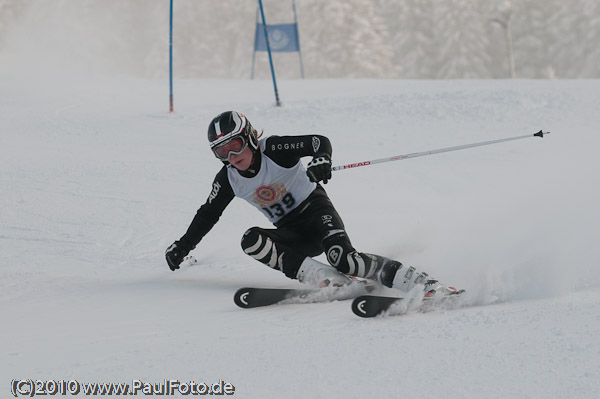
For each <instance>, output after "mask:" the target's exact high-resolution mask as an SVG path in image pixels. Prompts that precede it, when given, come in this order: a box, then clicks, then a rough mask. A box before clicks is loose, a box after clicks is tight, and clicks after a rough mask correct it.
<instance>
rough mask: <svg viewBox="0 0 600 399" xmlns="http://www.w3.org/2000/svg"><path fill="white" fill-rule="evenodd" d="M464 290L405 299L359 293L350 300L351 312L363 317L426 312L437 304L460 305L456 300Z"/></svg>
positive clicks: (437, 305)
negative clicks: (444, 294)
mask: <svg viewBox="0 0 600 399" xmlns="http://www.w3.org/2000/svg"><path fill="white" fill-rule="evenodd" d="M464 292H465V291H464V290H460V291H457V292H456V293H455V294H452V295H446V296H441V297H435V296H434V297H430V298H423V299H416V298H411V299H407V298H401V297H390V296H382V295H361V296H359V297H357V298H354V300H353V301H352V312H353V313H354V314H355V315H357V316H359V317H364V318H370V317H376V316H379V315H383V314H386V315H390V316H397V315H403V314H405V313H406V312H407V311H408V310H413V309H414V310H417V311H421V312H426V311H430V310H434V309H436V307H439V305H442V304H444V306H450V307H452V306H456V305H460V303H459V302H458V300H459V298H460V297H461V295H460V294H462V293H464ZM401 304H406V306H403V307H402V309H397V311H394V308H395V307H397V306H399V305H401Z"/></svg>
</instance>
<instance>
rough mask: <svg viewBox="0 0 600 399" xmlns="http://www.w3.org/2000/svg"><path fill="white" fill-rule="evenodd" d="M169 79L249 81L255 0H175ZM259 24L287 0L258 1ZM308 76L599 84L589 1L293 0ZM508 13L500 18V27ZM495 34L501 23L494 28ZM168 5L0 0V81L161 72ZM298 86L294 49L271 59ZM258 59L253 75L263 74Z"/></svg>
mask: <svg viewBox="0 0 600 399" xmlns="http://www.w3.org/2000/svg"><path fill="white" fill-rule="evenodd" d="M174 4H175V9H174V15H175V16H174V73H175V76H176V77H179V78H188V77H194V78H209V77H220V78H249V77H250V71H251V62H252V49H253V43H254V26H255V20H256V10H257V1H256V0H220V1H212V0H174ZM264 6H265V14H266V19H267V23H270V24H275V23H286V22H292V21H293V12H292V3H291V0H264ZM296 6H297V15H298V21H299V31H300V44H301V47H302V56H303V61H304V69H305V77H307V78H419V79H453V78H506V77H510V68H509V65H510V64H509V62H508V57H507V54H508V50H507V48H508V46H507V35H506V33H507V31H506V29H505V28H504V26H503V25H502V24H501V23H498V22H494V21H493V20H494V19H498V20H501V21H504V22H506V21H508V22H509V26H510V28H511V33H512V46H513V49H514V64H515V73H516V76H517V77H519V78H598V77H600V1H598V0H569V1H564V0H513V1H511V2H507V1H503V0H327V1H325V0H296ZM509 14H510V19H508V20H507V19H506V18H507V16H508V15H509ZM505 26H508V25H507V24H505ZM168 51H169V0H0V73H5V74H11V73H15V72H17V71H20V72H24V73H36V74H43V73H51V74H54V73H56V72H65V73H85V74H88V73H94V74H102V75H104V74H110V75H128V76H139V77H151V78H166V77H167V76H168V67H169V65H168ZM274 62H275V68H276V73H277V76H278V77H282V78H292V79H293V78H299V77H300V68H299V64H298V54H297V53H277V54H274ZM269 73H270V72H269V67H268V59H267V55H266V53H257V55H256V77H257V78H268V77H269Z"/></svg>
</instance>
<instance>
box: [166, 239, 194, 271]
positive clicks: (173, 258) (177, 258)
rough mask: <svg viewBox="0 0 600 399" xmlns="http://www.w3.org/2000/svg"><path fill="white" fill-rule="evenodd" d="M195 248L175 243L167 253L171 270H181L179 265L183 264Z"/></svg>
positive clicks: (178, 242) (179, 242)
mask: <svg viewBox="0 0 600 399" xmlns="http://www.w3.org/2000/svg"><path fill="white" fill-rule="evenodd" d="M192 249H193V248H190V247H189V246H188V245H185V244H184V243H183V242H181V241H175V242H174V243H173V244H171V246H170V247H169V248H167V251H166V252H165V258H167V264H168V265H169V269H171V270H173V271H175V270H177V269H179V265H180V264H181V262H183V258H185V257H186V256H187V254H189V253H190V251H191V250H192Z"/></svg>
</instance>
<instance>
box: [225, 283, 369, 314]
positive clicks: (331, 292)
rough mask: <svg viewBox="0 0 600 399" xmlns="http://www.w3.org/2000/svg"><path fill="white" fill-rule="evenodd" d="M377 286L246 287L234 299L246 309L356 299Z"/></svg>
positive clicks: (357, 284)
mask: <svg viewBox="0 0 600 399" xmlns="http://www.w3.org/2000/svg"><path fill="white" fill-rule="evenodd" d="M377 287H378V285H377V284H375V283H371V282H368V283H367V282H355V283H352V284H350V285H347V286H342V287H324V288H259V287H244V288H240V289H239V290H237V291H236V293H235V295H234V297H233V301H234V302H235V304H236V305H237V306H239V307H240V308H244V309H250V308H257V307H263V306H271V305H276V304H282V303H312V302H333V301H341V300H348V299H354V298H356V297H357V296H360V295H365V294H367V293H370V292H373V291H374V290H375V289H376V288H377Z"/></svg>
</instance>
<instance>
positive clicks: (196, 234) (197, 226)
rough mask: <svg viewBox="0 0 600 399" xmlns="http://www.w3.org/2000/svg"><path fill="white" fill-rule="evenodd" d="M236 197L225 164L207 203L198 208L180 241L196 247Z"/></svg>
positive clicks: (191, 247) (216, 177)
mask: <svg viewBox="0 0 600 399" xmlns="http://www.w3.org/2000/svg"><path fill="white" fill-rule="evenodd" d="M234 197H235V194H234V193H233V189H232V188H231V184H230V183H229V179H228V178H227V166H223V168H222V169H221V170H220V171H219V173H217V175H216V176H215V179H214V181H213V184H212V191H211V192H210V195H209V196H208V199H207V200H206V203H205V204H204V205H202V206H201V207H200V209H198V212H196V216H194V219H193V220H192V223H191V224H190V227H188V229H187V232H186V233H185V234H184V235H183V237H181V239H180V240H179V241H180V242H182V243H183V244H184V245H186V246H189V248H190V250H191V249H194V248H195V247H196V245H198V243H199V242H200V241H201V240H202V238H203V237H204V236H205V235H206V234H207V233H208V232H209V231H210V230H211V229H212V228H213V227H214V225H215V224H216V223H217V222H218V221H219V218H220V217H221V215H222V214H223V211H224V210H225V208H227V205H229V203H230V202H231V200H233V198H234Z"/></svg>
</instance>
